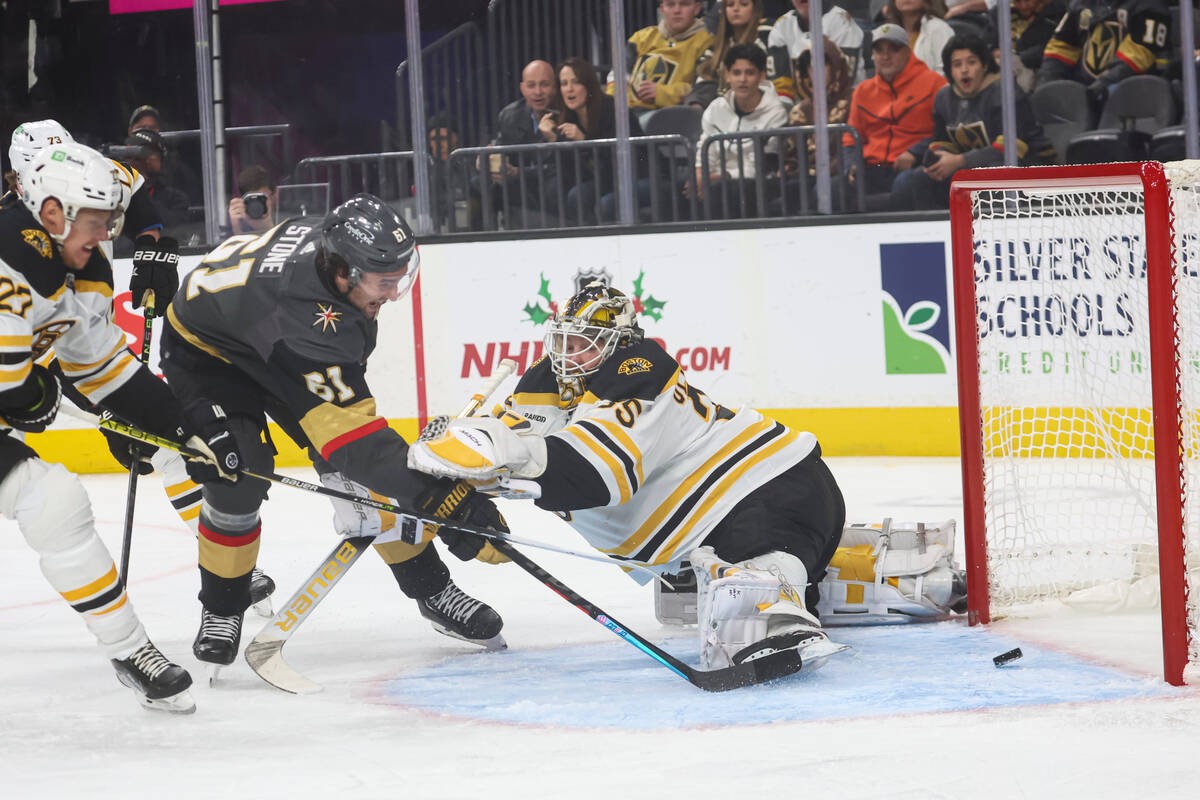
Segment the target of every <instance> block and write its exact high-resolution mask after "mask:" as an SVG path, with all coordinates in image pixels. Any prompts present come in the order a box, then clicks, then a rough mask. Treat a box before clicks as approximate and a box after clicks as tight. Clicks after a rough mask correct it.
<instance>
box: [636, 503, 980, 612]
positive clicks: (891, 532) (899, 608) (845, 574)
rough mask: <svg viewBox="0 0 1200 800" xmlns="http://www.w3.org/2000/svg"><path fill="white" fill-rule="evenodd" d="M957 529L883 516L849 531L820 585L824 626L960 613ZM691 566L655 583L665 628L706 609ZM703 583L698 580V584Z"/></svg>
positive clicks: (962, 578) (950, 523)
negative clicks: (879, 520) (897, 521)
mask: <svg viewBox="0 0 1200 800" xmlns="http://www.w3.org/2000/svg"><path fill="white" fill-rule="evenodd" d="M954 530H955V523H954V520H946V521H945V522H942V523H939V524H936V525H932V524H927V523H921V522H918V523H901V524H899V525H893V524H892V521H891V520H890V519H885V520H884V521H883V524H882V525H867V524H861V523H858V524H853V525H848V526H846V528H845V530H843V532H842V537H841V541H840V542H839V544H838V548H837V552H836V553H835V554H834V556H833V558H832V559H831V560H830V562H829V568H828V571H827V572H826V574H825V577H824V578H823V579H822V580H821V581H820V583H819V584H818V585H817V589H818V591H819V592H820V602H819V603H818V604H817V609H816V610H817V611H818V612H819V615H820V620H821V624H823V625H826V626H840V625H887V624H897V623H907V622H933V621H936V620H940V619H945V618H946V617H948V616H950V615H951V614H955V613H963V612H964V611H965V610H966V609H965V602H966V594H967V587H966V575H965V573H964V572H963V571H962V570H961V569H958V568H957V567H956V566H955V564H954ZM685 564H686V562H685ZM739 566H742V567H746V566H750V562H742V563H741V564H739ZM687 567H688V568H686V569H684V570H683V571H681V572H680V573H679V574H676V575H668V576H666V577H667V581H668V582H669V583H670V584H671V586H670V587H665V586H663V585H662V584H660V583H656V584H655V586H654V615H655V617H656V618H657V619H658V621H659V622H662V623H663V624H667V625H693V624H696V623H697V617H698V610H699V606H701V605H703V598H702V597H701V596H700V594H699V593H698V591H697V588H698V587H697V572H696V571H694V570H698V569H699V567H696V566H695V565H687ZM703 580H704V578H703V576H700V585H701V586H703ZM810 606H811V604H810Z"/></svg>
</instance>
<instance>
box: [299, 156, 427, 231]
mask: <svg viewBox="0 0 1200 800" xmlns="http://www.w3.org/2000/svg"><path fill="white" fill-rule="evenodd" d="M425 157H426V159H427V163H428V161H432V159H431V158H430V157H429V156H428V154H426V156H425ZM414 172H415V170H414V168H413V152H412V151H411V150H403V151H395V152H389V153H356V154H353V155H345V156H319V157H313V158H305V159H303V160H301V161H300V163H299V164H297V165H296V182H297V183H304V184H326V185H327V186H329V206H330V208H332V207H334V206H336V205H338V204H339V203H343V202H345V201H346V200H349V199H350V198H351V197H353V196H354V195H356V194H358V193H359V192H368V193H370V194H373V195H375V196H377V197H379V199H381V200H383V201H385V202H387V203H389V204H391V205H393V206H395V207H396V208H397V209H398V210H400V212H401V213H403V214H404V216H405V218H406V219H407V220H408V221H409V222H410V223H412V222H413V219H414V216H415V214H416V210H415V204H414V201H413V182H414V180H415V176H414ZM432 174H434V172H433V171H431V175H432ZM431 183H432V184H433V186H432V188H433V197H434V202H435V206H436V204H437V203H438V201H439V200H440V199H441V194H440V183H441V182H439V181H437V180H434V181H431Z"/></svg>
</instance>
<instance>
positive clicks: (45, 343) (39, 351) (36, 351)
mask: <svg viewBox="0 0 1200 800" xmlns="http://www.w3.org/2000/svg"><path fill="white" fill-rule="evenodd" d="M74 324H75V320H73V319H65V320H57V321H55V322H47V323H46V324H45V325H42V326H41V327H39V328H35V329H34V331H33V344H32V345H30V347H29V350H30V352H31V353H32V355H33V360H34V361H37V360H38V359H39V358H41V357H42V355H44V354H45V352H46V351H47V350H49V349H50V348H51V347H53V346H54V341H55V340H56V339H58V337H60V336H62V335H63V334H64V333H66V332H67V331H69V330H71V327H72V326H73V325H74Z"/></svg>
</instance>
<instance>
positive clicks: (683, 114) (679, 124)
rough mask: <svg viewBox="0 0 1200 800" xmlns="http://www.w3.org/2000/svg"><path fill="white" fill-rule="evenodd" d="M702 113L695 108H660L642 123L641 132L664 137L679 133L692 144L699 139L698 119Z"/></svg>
mask: <svg viewBox="0 0 1200 800" xmlns="http://www.w3.org/2000/svg"><path fill="white" fill-rule="evenodd" d="M702 114H703V112H701V111H700V109H698V108H696V107H695V106H667V107H666V108H660V109H658V110H657V111H655V112H654V113H652V114H650V115H649V118H648V119H645V120H643V121H642V130H644V131H645V132H646V135H647V136H665V135H668V134H672V133H679V134H682V135H684V136H686V137H688V139H689V140H691V142H692V143H693V144H694V143H695V142H696V140H697V139H699V138H700V117H701V116H702Z"/></svg>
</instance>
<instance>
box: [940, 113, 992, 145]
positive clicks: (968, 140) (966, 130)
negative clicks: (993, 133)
mask: <svg viewBox="0 0 1200 800" xmlns="http://www.w3.org/2000/svg"><path fill="white" fill-rule="evenodd" d="M946 132H947V133H949V134H950V138H951V139H953V140H954V143H955V144H956V145H958V152H960V153H967V152H970V151H971V150H982V149H983V148H985V147H987V146H988V145H989V144H991V143H992V140H991V139H989V138H988V135H987V125H985V124H984V123H983V120H976V121H975V122H971V123H968V124H967V125H959V126H958V127H957V128H949V129H948V130H947V131H946Z"/></svg>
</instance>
